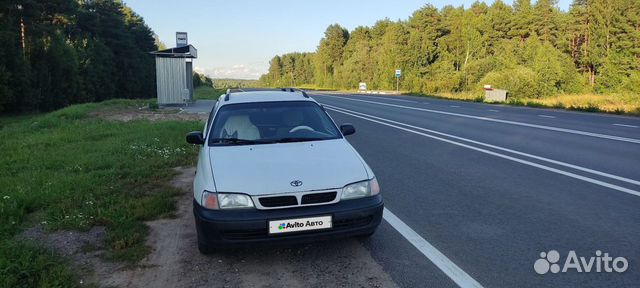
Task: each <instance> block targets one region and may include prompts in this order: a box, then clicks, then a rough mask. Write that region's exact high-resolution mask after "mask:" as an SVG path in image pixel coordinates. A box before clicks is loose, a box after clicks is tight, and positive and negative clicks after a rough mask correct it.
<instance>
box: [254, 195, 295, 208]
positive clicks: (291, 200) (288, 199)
mask: <svg viewBox="0 0 640 288" xmlns="http://www.w3.org/2000/svg"><path fill="white" fill-rule="evenodd" d="M259 201H260V205H262V206H264V207H269V208H271V207H284V206H296V205H298V199H297V198H296V196H275V197H261V198H260V199H259Z"/></svg>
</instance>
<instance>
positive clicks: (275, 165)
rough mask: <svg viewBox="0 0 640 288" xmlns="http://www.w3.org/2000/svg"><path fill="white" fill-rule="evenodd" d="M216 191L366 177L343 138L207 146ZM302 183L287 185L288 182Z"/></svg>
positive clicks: (267, 189)
mask: <svg viewBox="0 0 640 288" xmlns="http://www.w3.org/2000/svg"><path fill="white" fill-rule="evenodd" d="M209 149H210V150H209V157H210V160H211V167H212V170H213V177H214V181H215V185H216V190H217V191H219V192H239V193H246V194H249V195H252V196H255V195H266V194H275V193H288V192H300V191H312V190H324V189H333V188H342V187H343V186H344V185H346V184H349V183H353V182H357V181H362V180H366V179H368V175H367V170H366V168H365V166H364V165H365V164H364V162H363V160H362V159H361V158H360V156H359V155H358V153H357V152H356V151H355V149H353V147H351V145H350V144H349V143H348V142H347V141H346V140H344V139H334V140H324V141H313V142H295V143H276V144H261V145H241V146H214V147H209ZM296 180H298V181H301V182H302V185H300V186H298V187H294V186H292V183H291V182H293V181H296Z"/></svg>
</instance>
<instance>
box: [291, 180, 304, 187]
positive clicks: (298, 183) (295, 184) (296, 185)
mask: <svg viewBox="0 0 640 288" xmlns="http://www.w3.org/2000/svg"><path fill="white" fill-rule="evenodd" d="M291 186H293V187H299V186H302V181H300V180H293V181H291Z"/></svg>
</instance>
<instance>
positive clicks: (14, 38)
mask: <svg viewBox="0 0 640 288" xmlns="http://www.w3.org/2000/svg"><path fill="white" fill-rule="evenodd" d="M154 36H155V35H154V34H153V32H152V30H151V29H150V28H149V27H148V26H147V25H146V24H145V22H144V20H143V19H142V17H140V16H139V15H137V14H136V13H135V12H133V11H132V10H131V9H130V8H129V7H127V6H125V5H123V4H122V3H121V2H120V1H113V0H92V1H88V0H85V1H78V0H51V1H40V0H21V1H7V0H0V43H2V44H1V45H0V113H19V112H25V111H49V110H53V109H57V108H60V107H63V106H66V105H69V104H73V103H83V102H91V101H101V100H105V99H110V98H149V97H155V91H156V86H155V69H154V67H155V66H154V65H155V64H154V59H153V57H152V55H149V54H148V53H147V52H150V51H154V50H156V48H157V46H156V43H155V40H156V39H155V38H154Z"/></svg>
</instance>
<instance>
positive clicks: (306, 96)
mask: <svg viewBox="0 0 640 288" xmlns="http://www.w3.org/2000/svg"><path fill="white" fill-rule="evenodd" d="M251 91H282V92H300V93H302V96H304V98H309V95H308V94H307V92H305V91H303V90H300V89H296V88H279V89H278V88H275V89H274V88H244V89H241V88H236V89H227V93H226V94H225V96H224V101H229V97H230V96H231V93H238V92H251Z"/></svg>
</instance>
